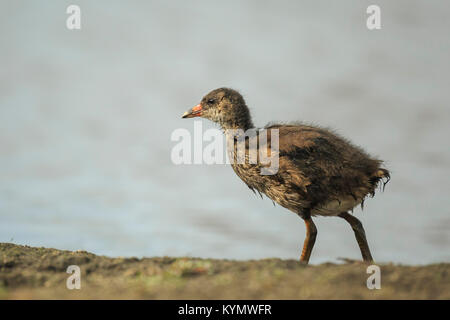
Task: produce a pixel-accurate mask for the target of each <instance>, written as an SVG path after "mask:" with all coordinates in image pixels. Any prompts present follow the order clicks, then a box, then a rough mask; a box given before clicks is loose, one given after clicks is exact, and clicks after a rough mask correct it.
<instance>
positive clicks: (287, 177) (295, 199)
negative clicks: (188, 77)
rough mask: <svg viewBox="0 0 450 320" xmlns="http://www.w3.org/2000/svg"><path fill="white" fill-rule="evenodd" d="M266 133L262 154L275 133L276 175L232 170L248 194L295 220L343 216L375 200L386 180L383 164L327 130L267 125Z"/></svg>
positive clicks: (250, 168) (246, 167)
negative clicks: (368, 198) (264, 199)
mask: <svg viewBox="0 0 450 320" xmlns="http://www.w3.org/2000/svg"><path fill="white" fill-rule="evenodd" d="M264 130H267V135H268V137H269V138H268V143H267V144H266V145H264V146H260V147H263V148H271V143H270V140H271V139H272V136H273V132H274V131H273V130H277V131H278V137H279V146H278V150H271V152H275V153H277V155H278V159H279V168H278V171H277V173H276V174H274V175H267V176H265V175H261V172H260V169H261V164H256V165H251V164H233V169H234V170H235V172H236V173H237V174H238V176H239V177H240V178H241V179H242V180H243V181H244V182H245V183H246V184H247V185H248V186H249V187H250V188H251V189H254V190H257V191H258V192H261V193H264V194H266V195H267V196H268V197H269V198H271V199H272V200H274V201H275V202H277V203H279V204H280V205H282V206H283V207H286V208H288V209H290V210H291V211H294V212H296V213H298V214H302V212H306V211H308V212H310V213H311V214H312V215H316V214H317V215H337V214H339V213H341V212H346V211H348V210H351V209H353V208H354V207H355V206H357V205H358V204H361V203H362V202H363V201H364V199H365V198H366V196H368V195H373V194H374V193H375V190H376V188H377V185H378V183H379V181H380V180H381V179H383V178H386V179H389V172H388V171H387V170H386V169H383V168H381V164H382V161H381V160H378V159H374V158H372V157H371V156H369V155H368V154H367V153H366V152H364V151H363V150H362V149H361V148H359V147H357V146H355V145H353V144H352V143H350V142H349V141H347V140H346V139H344V138H342V137H341V136H339V135H337V134H336V133H334V132H332V131H331V130H327V129H324V128H320V127H317V126H310V125H304V124H288V125H286V124H271V125H268V126H266V127H265V129H264ZM274 146H275V145H274ZM249 147H250V148H251V146H249V145H247V148H249ZM272 149H274V148H272Z"/></svg>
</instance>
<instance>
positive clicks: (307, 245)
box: [300, 216, 317, 264]
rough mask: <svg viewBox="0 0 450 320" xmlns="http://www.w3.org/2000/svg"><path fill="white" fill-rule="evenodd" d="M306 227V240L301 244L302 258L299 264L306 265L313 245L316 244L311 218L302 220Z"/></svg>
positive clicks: (314, 228)
mask: <svg viewBox="0 0 450 320" xmlns="http://www.w3.org/2000/svg"><path fill="white" fill-rule="evenodd" d="M303 220H305V225H306V238H305V242H304V243H303V250H302V256H301V257H300V262H301V263H304V264H308V262H309V257H310V256H311V252H312V249H313V247H314V243H315V242H316V235H317V228H316V225H315V224H314V222H313V221H312V219H311V217H309V216H308V217H307V218H303Z"/></svg>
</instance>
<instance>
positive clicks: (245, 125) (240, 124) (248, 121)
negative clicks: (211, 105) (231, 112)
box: [221, 108, 255, 131]
mask: <svg viewBox="0 0 450 320" xmlns="http://www.w3.org/2000/svg"><path fill="white" fill-rule="evenodd" d="M244 110H246V112H245V113H244V114H242V115H241V116H240V117H236V118H233V119H227V121H224V122H222V123H221V127H222V129H223V130H233V129H234V130H238V129H239V130H244V131H247V130H249V129H253V128H255V126H254V125H253V121H252V118H251V116H250V113H249V112H248V109H247V108H246V109H244Z"/></svg>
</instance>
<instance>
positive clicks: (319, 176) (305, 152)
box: [183, 88, 390, 263]
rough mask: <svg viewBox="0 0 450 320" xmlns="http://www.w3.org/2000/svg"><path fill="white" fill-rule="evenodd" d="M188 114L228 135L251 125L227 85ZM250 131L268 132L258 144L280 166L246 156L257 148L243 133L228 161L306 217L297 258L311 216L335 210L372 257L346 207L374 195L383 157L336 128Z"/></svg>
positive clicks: (251, 183) (311, 234)
mask: <svg viewBox="0 0 450 320" xmlns="http://www.w3.org/2000/svg"><path fill="white" fill-rule="evenodd" d="M192 117H202V118H205V119H209V120H211V121H214V122H216V123H218V124H219V125H220V126H221V127H222V129H223V130H224V132H225V134H226V135H227V136H228V132H233V130H232V129H242V130H244V131H247V130H251V129H254V126H253V123H252V120H251V116H250V112H249V110H248V107H247V106H246V104H245V101H244V99H243V97H242V96H241V95H240V94H239V93H238V92H237V91H235V90H232V89H228V88H219V89H216V90H213V91H211V92H210V93H208V94H207V95H206V96H205V97H204V98H203V99H202V101H201V102H200V104H199V105H197V106H195V107H194V108H192V109H191V110H189V111H188V112H186V113H185V114H184V115H183V118H192ZM254 130H256V129H254ZM273 130H277V132H278V137H279V146H278V148H277V150H275V148H272V145H271V141H272V134H273V132H274V131H273ZM254 132H255V135H256V137H258V136H259V135H261V134H267V137H268V138H267V143H265V144H260V145H258V146H257V147H256V148H267V149H268V150H269V154H270V155H271V156H278V161H279V163H278V170H277V171H276V172H274V174H270V175H264V174H261V173H262V172H261V169H262V168H264V167H267V165H265V164H262V163H261V162H257V163H254V164H252V163H250V161H248V160H249V154H250V153H251V152H252V151H258V150H254V149H255V147H254V145H253V144H252V143H249V140H250V139H252V138H249V137H246V138H245V146H246V153H245V160H246V161H245V162H244V163H240V162H239V163H238V162H237V161H232V167H233V169H234V171H235V172H236V174H237V175H238V176H239V177H240V178H241V179H242V180H243V181H244V182H245V183H246V184H247V186H248V187H249V188H250V189H251V190H253V191H256V192H258V193H260V194H265V195H266V196H267V197H269V198H270V199H272V200H273V201H274V202H276V203H278V204H279V205H281V206H283V207H285V208H287V209H289V210H291V211H293V212H294V213H296V214H298V215H299V216H300V217H301V218H303V219H304V221H305V224H306V231H307V232H306V239H305V242H304V247H303V251H302V255H301V258H300V261H301V262H303V263H308V261H309V258H310V255H311V251H312V248H313V246H314V242H315V238H316V234H317V230H316V227H315V225H314V222H313V221H312V219H311V217H312V216H316V215H321V216H338V217H341V218H344V219H345V220H346V221H347V222H349V223H350V225H351V226H352V228H353V230H354V232H355V236H356V240H357V242H358V244H359V246H360V249H361V253H362V256H363V259H364V260H365V261H368V262H371V261H372V256H371V254H370V250H369V246H368V244H367V240H366V237H365V232H364V229H363V227H362V224H361V222H360V221H359V220H358V219H357V218H356V217H354V216H352V215H350V214H349V213H348V211H351V210H353V208H354V207H356V206H357V205H361V206H362V205H363V203H364V199H365V198H366V197H367V196H372V197H373V196H374V194H375V190H376V188H377V186H378V185H379V183H380V181H383V179H384V180H385V181H384V184H383V188H384V185H385V184H386V183H387V181H389V179H390V176H389V171H388V170H386V169H384V168H382V167H381V165H382V161H381V160H378V159H374V158H372V157H370V156H369V155H368V154H367V153H365V152H364V151H363V150H362V149H361V148H359V147H356V146H354V145H352V144H351V143H350V142H349V141H347V140H346V139H344V138H342V137H340V136H339V135H337V134H336V133H334V132H332V131H330V130H327V129H324V128H320V127H317V126H311V125H304V124H301V123H293V124H270V125H268V126H266V127H265V128H263V129H258V130H256V131H254ZM250 136H251V135H250ZM228 138H229V137H228ZM232 139H233V141H236V139H235V138H234V137H232ZM231 148H233V147H231ZM236 150H237V147H236V144H234V150H229V151H234V153H230V154H231V155H232V157H233V158H232V160H236V154H237V152H236ZM264 151H266V150H264Z"/></svg>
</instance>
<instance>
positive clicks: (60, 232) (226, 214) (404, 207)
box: [0, 0, 450, 264]
mask: <svg viewBox="0 0 450 320" xmlns="http://www.w3.org/2000/svg"><path fill="white" fill-rule="evenodd" d="M0 3H1V10H0V39H1V41H0V61H1V65H0V242H10V241H12V242H14V243H19V244H27V245H32V246H46V247H55V248H60V249H69V250H77V249H84V250H88V251H92V252H94V253H97V254H105V255H114V256H116V255H118V256H132V255H135V256H159V255H170V256H181V255H183V256H184V255H189V256H200V257H214V258H232V259H253V258H264V257H280V258H298V256H299V253H300V248H301V244H302V242H303V238H304V235H305V230H304V225H303V222H302V221H301V219H299V218H298V217H297V216H295V215H294V214H292V213H290V212H289V211H287V210H285V209H283V208H281V207H278V206H277V207H273V205H272V203H271V201H269V200H267V199H265V200H261V199H259V198H258V197H257V196H254V195H253V194H252V193H251V192H250V191H249V190H248V188H247V187H246V186H245V185H244V184H243V183H242V182H241V181H240V180H239V179H238V178H237V177H236V176H235V175H234V173H233V172H232V169H231V168H229V167H227V166H220V165H215V166H206V165H196V166H194V165H192V166H189V165H182V166H175V165H173V164H172V162H171V161H170V151H171V148H172V147H173V145H174V144H175V143H173V142H171V141H170V135H171V133H172V131H173V130H174V129H176V128H187V129H189V130H190V131H192V130H193V121H190V120H182V119H180V116H181V114H182V113H183V112H184V111H185V110H186V109H187V108H189V107H191V106H193V105H194V104H196V103H198V101H199V99H200V98H201V96H202V95H203V94H205V93H206V92H208V91H209V90H210V89H214V88H216V87H219V86H232V87H234V88H236V89H239V90H240V91H242V93H243V94H244V96H245V97H246V99H247V103H248V104H249V106H250V107H251V109H252V112H253V117H254V122H255V123H256V124H257V125H264V124H265V123H266V122H268V121H272V120H304V121H308V122H314V123H320V124H322V125H325V126H331V127H333V128H336V129H337V130H338V132H340V133H341V134H343V135H345V136H347V137H349V138H350V139H351V140H352V141H354V142H355V143H357V144H360V145H362V146H364V147H365V148H366V149H367V151H369V152H370V153H372V154H374V155H378V156H380V157H381V158H383V159H385V160H386V163H387V167H388V168H389V169H390V170H391V171H392V181H391V182H390V183H389V184H388V185H387V187H386V191H385V192H384V193H379V194H378V195H377V196H376V197H375V198H374V199H369V200H368V201H366V206H365V209H364V211H361V209H357V210H355V214H356V216H357V217H359V218H361V220H362V221H363V223H364V225H365V228H366V232H367V235H368V238H369V243H370V245H371V247H372V251H373V255H374V257H375V259H376V260H377V261H394V262H399V263H414V264H422V263H431V262H438V261H450V245H449V244H450V238H449V233H450V216H449V213H450V200H449V175H450V148H449V142H448V139H449V134H450V128H449V123H450V105H449V104H450V90H449V83H450V81H449V80H450V75H449V72H450V68H449V49H450V41H449V37H448V34H449V31H450V22H449V20H448V11H449V9H450V4H449V3H448V1H395V2H394V1H376V2H375V3H376V4H378V5H380V7H381V10H382V29H381V30H379V31H369V30H367V28H366V27H365V19H366V14H365V10H366V8H367V6H368V5H369V4H373V3H374V2H373V1H370V2H369V1H360V0H358V1H357V0H354V1H339V2H338V1H331V0H330V1H284V2H283V1H281V2H280V1H270V2H265V3H264V4H263V3H262V2H259V1H248V2H245V3H240V2H239V1H226V2H225V1H221V2H219V1H217V2H215V1H171V2H162V1H161V2H150V1H76V4H78V5H80V7H81V10H82V29H81V30H80V31H69V30H67V29H66V27H65V19H66V17H67V15H66V13H65V10H66V7H67V6H68V5H69V4H72V3H74V2H72V1H58V2H56V1H55V2H50V1H46V2H44V1H31V0H30V1H1V2H0ZM203 126H204V128H210V127H212V125H211V124H209V123H207V122H206V121H205V122H204V123H203ZM316 224H317V227H318V230H319V234H318V240H317V243H316V247H315V249H314V252H313V256H312V260H311V262H312V263H320V262H323V261H335V260H336V258H337V257H349V258H357V259H358V258H359V257H360V254H359V250H358V248H357V244H356V241H355V240H354V237H353V233H352V230H351V229H350V227H349V226H348V225H347V224H346V223H345V222H344V221H341V220H340V219H337V218H317V219H316Z"/></svg>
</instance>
